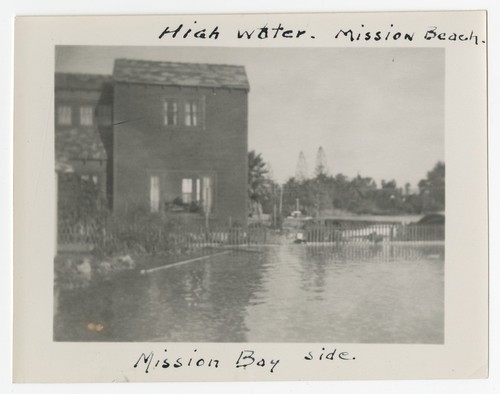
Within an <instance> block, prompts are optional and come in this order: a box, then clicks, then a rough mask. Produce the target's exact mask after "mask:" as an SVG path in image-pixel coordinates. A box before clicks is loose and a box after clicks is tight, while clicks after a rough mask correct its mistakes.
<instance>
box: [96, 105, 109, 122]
mask: <svg viewBox="0 0 500 394" xmlns="http://www.w3.org/2000/svg"><path fill="white" fill-rule="evenodd" d="M97 121H98V123H99V124H100V125H102V126H111V123H112V114H111V105H99V106H98V107H97Z"/></svg>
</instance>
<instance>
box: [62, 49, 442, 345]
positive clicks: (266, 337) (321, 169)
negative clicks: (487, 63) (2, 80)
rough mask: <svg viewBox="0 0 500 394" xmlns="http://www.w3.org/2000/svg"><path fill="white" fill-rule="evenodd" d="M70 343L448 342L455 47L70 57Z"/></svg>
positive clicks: (119, 52)
mask: <svg viewBox="0 0 500 394" xmlns="http://www.w3.org/2000/svg"><path fill="white" fill-rule="evenodd" d="M54 125H55V130H54V135H55V141H54V144H55V169H54V176H55V179H56V195H57V198H56V202H55V203H56V213H57V217H56V223H57V226H56V233H57V237H56V240H57V245H56V250H57V253H56V256H55V259H54V284H53V286H54V306H53V313H54V316H53V340H54V341H58V342H253V343H257V342H259V343H260V342H276V343H278V342H279V343H288V342H290V343H318V342H328V343H333V342H336V343H360V344H372V343H373V344H376V343H380V344H443V343H444V342H445V331H444V326H445V324H444V316H445V299H444V298H445V294H444V288H445V49H444V48H437V47H435V48H433V47H428V48H421V47H406V48H403V47H401V48H389V47H386V48H383V47H379V48H373V47H365V48H352V47H349V48H340V47H327V48H320V47H318V48H314V47H290V48H285V47H280V48H270V47H260V48H245V47H193V46H189V47H188V46H186V47H182V46H164V47H152V46H133V47H132V46H130V47H129V46H61V45H58V46H56V47H55V72H54Z"/></svg>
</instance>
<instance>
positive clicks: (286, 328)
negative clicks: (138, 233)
mask: <svg viewBox="0 0 500 394" xmlns="http://www.w3.org/2000/svg"><path fill="white" fill-rule="evenodd" d="M89 323H93V324H94V325H95V324H101V325H102V330H101V331H99V332H98V331H96V330H89V329H88V324H89ZM54 338H55V340H60V341H144V342H146V341H162V342H176V341H179V342H246V341H248V342H344V343H443V341H444V246H443V245H413V246H409V245H396V244H394V245H391V244H384V245H372V244H366V245H360V244H356V245H344V246H306V245H279V246H277V245H276V246H271V247H263V248H261V249H256V250H246V251H233V252H231V253H229V254H226V255H222V256H216V257H213V258H210V259H207V260H203V261H197V262H193V263H189V264H185V265H180V266H176V267H171V268H168V269H166V270H163V271H157V272H154V273H152V274H149V275H133V276H128V277H124V278H121V279H118V280H112V281H107V282H103V283H101V284H99V285H97V286H92V287H90V288H87V289H84V290H77V291H71V292H59V293H58V310H57V311H56V314H55V318H54Z"/></svg>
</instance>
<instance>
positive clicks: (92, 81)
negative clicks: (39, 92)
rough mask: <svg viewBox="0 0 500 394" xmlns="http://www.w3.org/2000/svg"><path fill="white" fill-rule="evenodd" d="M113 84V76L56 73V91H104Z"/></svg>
mask: <svg viewBox="0 0 500 394" xmlns="http://www.w3.org/2000/svg"><path fill="white" fill-rule="evenodd" d="M112 82H113V78H112V77H111V75H100V74H80V73H61V72H57V73H55V80H54V84H55V88H56V89H75V90H102V89H103V88H104V87H105V85H110V84H111V83H112Z"/></svg>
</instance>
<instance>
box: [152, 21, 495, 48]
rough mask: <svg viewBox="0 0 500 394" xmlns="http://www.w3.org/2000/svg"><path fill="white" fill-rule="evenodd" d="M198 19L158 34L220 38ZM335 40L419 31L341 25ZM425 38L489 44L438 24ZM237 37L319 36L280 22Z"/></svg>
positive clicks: (408, 35) (408, 36)
mask: <svg viewBox="0 0 500 394" xmlns="http://www.w3.org/2000/svg"><path fill="white" fill-rule="evenodd" d="M197 23H198V22H197V21H194V22H193V24H192V25H184V24H183V23H181V24H179V25H177V26H175V27H170V26H167V27H166V28H165V29H164V30H163V31H162V32H161V33H160V35H159V36H158V38H159V39H164V38H173V39H179V38H181V39H185V38H195V39H201V40H205V39H211V40H217V39H218V38H219V37H220V35H221V34H223V31H222V30H220V29H219V26H214V27H204V28H200V26H199V25H197ZM333 31H334V33H333V34H332V37H333V39H335V40H338V41H348V42H379V41H381V42H384V41H405V42H412V41H413V40H414V38H415V37H416V35H417V33H416V32H403V31H399V29H398V28H397V27H395V26H394V24H390V25H389V26H387V27H386V28H384V29H380V30H375V29H370V28H369V27H368V26H365V25H364V24H361V25H360V26H358V27H356V28H341V29H333ZM419 34H421V35H422V37H423V39H424V40H427V41H455V42H469V43H472V44H474V45H479V44H480V43H482V44H485V43H486V40H485V39H482V38H480V37H479V36H478V35H477V34H476V33H475V32H474V30H470V31H468V32H464V31H461V32H455V31H452V32H449V31H442V30H441V29H440V28H439V27H438V26H427V27H426V28H425V31H422V32H421V33H419ZM236 37H237V38H238V39H240V40H269V39H271V40H276V39H287V40H288V39H315V38H316V35H314V34H311V33H310V32H309V31H308V30H306V29H292V28H289V27H285V26H283V24H281V23H278V24H277V25H273V26H269V25H268V24H265V25H264V26H260V27H256V28H255V29H238V30H237V32H236Z"/></svg>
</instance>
